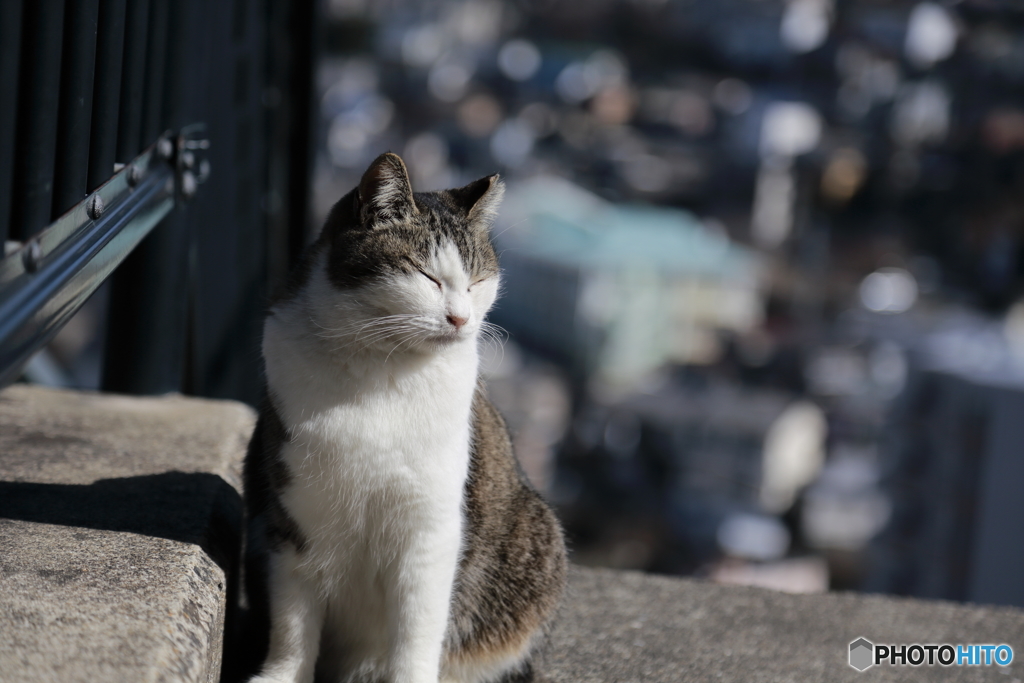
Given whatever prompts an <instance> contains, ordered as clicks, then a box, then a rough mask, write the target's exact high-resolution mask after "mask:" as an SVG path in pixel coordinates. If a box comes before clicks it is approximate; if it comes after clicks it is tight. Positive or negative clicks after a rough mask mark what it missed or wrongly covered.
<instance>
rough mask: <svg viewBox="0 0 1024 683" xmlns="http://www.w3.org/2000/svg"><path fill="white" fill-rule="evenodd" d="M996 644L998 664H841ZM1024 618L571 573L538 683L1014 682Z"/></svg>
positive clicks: (938, 605) (1021, 676) (958, 607)
mask: <svg viewBox="0 0 1024 683" xmlns="http://www.w3.org/2000/svg"><path fill="white" fill-rule="evenodd" d="M860 637H864V638H866V639H867V640H869V641H871V642H872V643H875V644H879V643H893V644H900V643H993V644H998V643H1006V644H1008V645H1010V646H1012V647H1013V650H1014V661H1013V663H1012V664H1011V665H1010V666H1008V667H999V666H987V667H986V666H960V667H957V666H951V667H948V668H947V667H942V666H926V665H925V666H888V665H886V664H882V665H879V666H872V667H871V668H869V669H868V670H867V671H864V672H863V673H862V672H860V671H857V670H856V669H854V668H852V667H851V666H850V665H849V652H850V650H849V647H850V643H851V642H853V641H854V640H856V639H857V638H860ZM1022 653H1024V611H1022V610H1020V609H1017V608H1013V607H982V606H977V605H964V604H957V603H952V602H940V601H926V600H913V599H906V598H894V597H888V596H880V595H861V594H855V593H828V594H825V595H789V594H785V593H778V592H775V591H769V590H764V589H759V588H742V587H737V586H720V585H716V584H713V583H710V582H707V581H701V580H695V579H680V578H670V577H662V576H651V575H645V574H640V573H637V572H618V571H610V570H604V569H583V568H580V567H574V568H573V569H572V570H571V573H570V580H569V595H568V596H567V599H566V601H565V604H564V605H563V607H562V610H561V613H560V615H559V618H558V620H557V622H556V623H555V626H554V629H553V631H552V633H551V635H550V637H549V638H548V641H547V642H546V643H545V644H544V647H543V649H542V651H541V653H540V656H539V657H538V661H537V673H538V676H537V681H538V683H542V682H543V683H584V682H585V683H687V682H689V681H693V682H695V683H696V682H698V681H700V682H704V683H706V682H708V681H723V682H732V683H762V682H763V683H782V682H792V683H814V682H816V681H821V682H822V683H825V682H828V683H833V682H835V681H851V682H856V681H861V682H865V681H872V683H874V682H875V681H997V682H998V683H1014V681H1016V682H1017V683H1020V681H1021V680H1024V665H1022V664H1021V663H1020V661H1019V660H1020V659H1024V654H1022Z"/></svg>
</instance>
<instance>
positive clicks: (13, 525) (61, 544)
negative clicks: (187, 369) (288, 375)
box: [0, 386, 254, 682]
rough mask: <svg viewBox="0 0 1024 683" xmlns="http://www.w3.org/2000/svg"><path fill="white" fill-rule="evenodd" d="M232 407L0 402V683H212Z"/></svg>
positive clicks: (231, 458) (233, 548)
mask: <svg viewBox="0 0 1024 683" xmlns="http://www.w3.org/2000/svg"><path fill="white" fill-rule="evenodd" d="M253 424H254V416H253V414H252V412H251V411H250V410H249V409H248V408H246V407H244V406H242V405H240V404H237V403H230V402H224V401H202V400H195V399H185V398H181V397H174V396H172V397H164V398H146V399H136V398H126V397H120V396H106V395H98V394H89V393H83V392H70V391H58V390H52V389H43V388H38V387H27V386H14V387H10V388H8V389H6V390H4V391H3V392H0V679H2V680H3V681H5V682H7V681H61V682H65V681H91V682H94V681H217V680H218V679H219V676H220V665H221V654H222V653H221V647H222V643H223V632H224V623H225V615H226V612H227V602H228V595H229V594H231V593H232V592H233V589H234V586H233V584H234V582H235V580H236V578H237V574H238V572H237V559H238V549H239V543H240V515H241V497H240V488H241V485H240V474H241V461H242V457H243V455H244V450H245V445H246V442H247V440H248V438H249V434H250V433H251V431H252V426H253Z"/></svg>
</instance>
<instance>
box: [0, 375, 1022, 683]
mask: <svg viewBox="0 0 1024 683" xmlns="http://www.w3.org/2000/svg"><path fill="white" fill-rule="evenodd" d="M253 421H254V416H253V414H252V411H250V410H249V409H248V408H246V407H245V406H242V405H240V404H237V403H231V402H225V401H204V400H196V399H185V398H181V397H174V396H171V397H164V398H146V399H137V398H125V397H119V396H106V395H98V394H89V393H82V392H68V391H56V390H51V389H41V388H36V387H25V386H15V387H11V388H8V389H6V390H4V391H3V392H0V681H3V682H4V683H8V682H21V681H60V682H61V683H64V682H66V681H90V682H99V681H132V682H134V681H217V680H218V679H219V676H220V669H221V660H222V645H223V641H224V629H225V622H226V621H230V619H231V616H230V613H231V612H232V610H233V605H235V596H236V586H235V584H236V583H237V581H238V574H239V572H238V566H237V560H238V549H239V543H240V525H239V522H240V518H241V498H240V495H239V491H240V471H241V460H242V456H243V453H244V450H245V446H246V442H247V441H248V438H249V434H250V432H251V430H252V426H253ZM858 637H864V638H867V639H868V640H870V641H872V642H875V643H886V644H888V643H953V644H957V643H965V644H967V643H993V644H998V643H1006V644H1009V645H1011V646H1012V647H1013V648H1014V652H1015V656H1016V657H1015V659H1016V661H1014V663H1013V664H1012V665H1010V666H1009V667H1005V668H1004V667H949V668H943V667H909V666H908V667H888V666H880V667H873V668H871V669H869V670H867V671H866V672H864V673H858V672H857V671H855V670H854V669H852V668H850V667H849V666H848V665H847V653H848V647H849V643H850V642H851V641H853V640H855V639H856V638H858ZM243 640H244V639H243ZM244 645H245V644H244V643H242V646H243V647H244ZM1022 661H1024V611H1022V610H1019V609H1013V608H994V607H978V606H968V605H957V604H953V603H944V602H926V601H919V600H903V599H895V598H889V597H884V596H863V595H853V594H829V595H814V596H796V595H786V594H782V593H775V592H771V591H766V590H759V589H752V588H751V589H745V588H736V587H726V586H717V585H714V584H710V583H707V582H702V581H695V580H689V579H676V578H665V577H657V576H646V575H643V574H638V573H632V572H613V571H607V570H595V569H583V568H579V567H575V568H573V569H572V572H571V576H570V588H569V595H568V596H567V598H566V601H565V604H564V606H563V607H562V610H561V613H560V615H559V618H558V619H557V621H556V623H555V626H554V628H553V630H552V633H551V635H550V637H549V639H548V641H547V642H546V643H545V645H544V647H543V648H542V650H541V652H540V653H539V656H538V658H537V662H536V671H537V677H536V678H537V681H538V682H546V683H602V682H607V683H634V682H635V683H640V682H645V683H648V682H649V683H680V682H686V681H735V682H736V683H740V682H743V683H757V682H759V681H763V682H769V681H771V682H773V683H774V682H778V681H793V682H794V683H808V682H813V681H823V682H824V681H829V682H832V681H862V682H863V681H912V680H913V681H919V680H929V681H933V680H935V681H944V680H945V681H998V682H999V683H1020V682H1021V680H1024V665H1022V663H1021V662H1022Z"/></svg>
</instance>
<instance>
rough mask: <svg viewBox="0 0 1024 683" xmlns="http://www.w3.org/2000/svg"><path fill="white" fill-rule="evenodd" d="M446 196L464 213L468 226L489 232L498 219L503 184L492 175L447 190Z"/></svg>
mask: <svg viewBox="0 0 1024 683" xmlns="http://www.w3.org/2000/svg"><path fill="white" fill-rule="evenodd" d="M448 194H450V195H451V197H452V199H453V200H454V201H455V203H456V204H457V205H458V206H459V208H460V209H462V210H463V211H465V212H466V215H467V217H468V218H469V223H470V225H472V226H473V227H475V228H477V229H479V230H489V229H490V227H491V225H492V224H493V223H494V219H495V218H497V217H498V207H499V206H500V205H501V198H502V197H503V196H504V195H505V183H503V182H502V180H501V178H500V177H498V174H494V175H489V176H486V177H484V178H480V179H479V180H474V181H473V182H471V183H470V184H469V185H466V186H465V187H459V188H456V189H454V190H448Z"/></svg>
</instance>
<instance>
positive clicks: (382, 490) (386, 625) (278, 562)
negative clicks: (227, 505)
mask: <svg viewBox="0 0 1024 683" xmlns="http://www.w3.org/2000/svg"><path fill="white" fill-rule="evenodd" d="M425 270H426V271H427V273H428V275H429V277H428V276H427V275H424V274H420V273H415V274H412V275H402V276H396V277H393V278H391V279H389V280H388V281H386V282H380V283H377V284H375V285H371V286H364V287H362V288H359V289H356V290H352V291H347V292H343V291H341V290H338V289H337V288H335V287H334V286H332V285H331V284H330V283H329V282H328V280H327V276H326V273H325V270H324V263H323V259H321V262H320V263H319V264H317V266H316V267H315V268H314V270H313V274H312V275H311V278H310V282H309V283H308V285H307V286H306V287H305V289H304V290H303V291H302V292H301V293H300V294H299V295H298V296H297V297H296V298H295V299H293V300H291V301H289V302H286V303H285V304H282V305H279V306H278V307H276V308H275V309H274V310H273V312H272V315H271V316H270V317H269V318H268V319H267V322H266V326H265V329H264V341H263V353H264V357H265V359H266V366H267V380H268V383H269V387H270V392H271V395H272V397H273V400H274V402H275V405H276V407H277V409H278V411H279V412H280V413H281V418H282V420H283V421H284V423H285V424H286V425H287V427H288V428H289V430H290V432H291V434H292V440H291V442H290V443H289V444H288V445H287V446H286V447H285V449H284V460H285V462H286V464H287V466H288V469H289V471H290V472H291V473H292V475H293V476H292V481H291V483H290V485H289V486H288V487H287V488H286V489H285V490H284V491H283V493H282V502H283V504H284V507H285V509H286V510H287V512H288V513H289V514H290V515H291V516H292V518H293V519H294V520H295V521H296V522H297V524H298V526H299V528H300V529H301V531H302V534H303V535H304V536H305V538H306V540H307V544H306V547H305V549H304V550H303V551H302V552H301V553H295V552H294V551H292V550H287V551H284V552H282V553H275V554H274V556H273V561H272V565H271V614H272V633H271V648H270V655H269V657H268V660H267V663H266V664H265V666H264V670H263V672H262V674H261V675H260V676H259V677H257V678H256V679H254V680H256V681H261V682H262V681H303V682H307V681H311V680H312V677H313V667H314V663H315V659H316V657H317V652H318V650H319V648H320V643H321V637H322V636H323V643H324V644H325V648H329V646H330V644H331V643H338V644H342V645H343V647H342V648H335V649H325V652H323V653H321V655H320V656H321V657H322V658H324V660H325V662H329V663H333V664H334V665H335V666H337V667H338V668H340V669H343V670H346V671H350V670H353V669H358V670H359V671H360V672H361V674H360V675H359V676H356V677H355V678H362V677H364V676H365V677H366V678H367V679H370V678H374V677H379V678H383V679H384V680H387V681H393V682H394V683H437V681H438V677H439V667H440V660H441V655H442V641H443V638H444V634H445V630H446V627H447V622H448V610H449V603H450V601H451V594H452V584H453V581H454V578H455V571H456V566H457V563H458V558H459V552H460V547H461V543H462V526H461V525H462V515H461V501H462V493H463V487H464V484H465V479H466V473H467V467H468V462H469V439H470V425H469V419H470V406H471V402H472V398H473V393H474V390H475V387H476V381H477V365H478V352H477V338H478V334H479V331H480V328H481V325H482V323H483V318H484V315H485V314H486V312H487V310H488V309H489V308H490V306H491V305H492V304H493V302H494V298H495V296H496V292H497V285H498V282H497V280H498V278H497V276H493V277H490V278H488V279H485V280H482V281H480V282H477V283H473V282H471V280H470V275H469V274H468V273H466V271H465V269H464V266H463V264H462V261H461V259H460V258H459V255H458V252H457V250H456V249H455V248H454V247H453V246H451V245H447V246H446V247H444V248H442V249H441V250H439V252H438V253H436V254H434V256H433V259H432V260H431V261H430V263H429V266H428V268H426V269H425ZM431 278H434V279H435V280H437V281H438V282H440V283H441V287H438V285H437V284H435V282H434V281H432V280H431ZM389 316H395V317H389ZM449 316H457V317H460V318H465V319H466V321H467V322H466V323H465V324H463V325H462V326H461V328H460V329H456V328H455V327H454V326H453V325H452V323H451V322H450V321H449V320H448V317H449Z"/></svg>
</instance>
